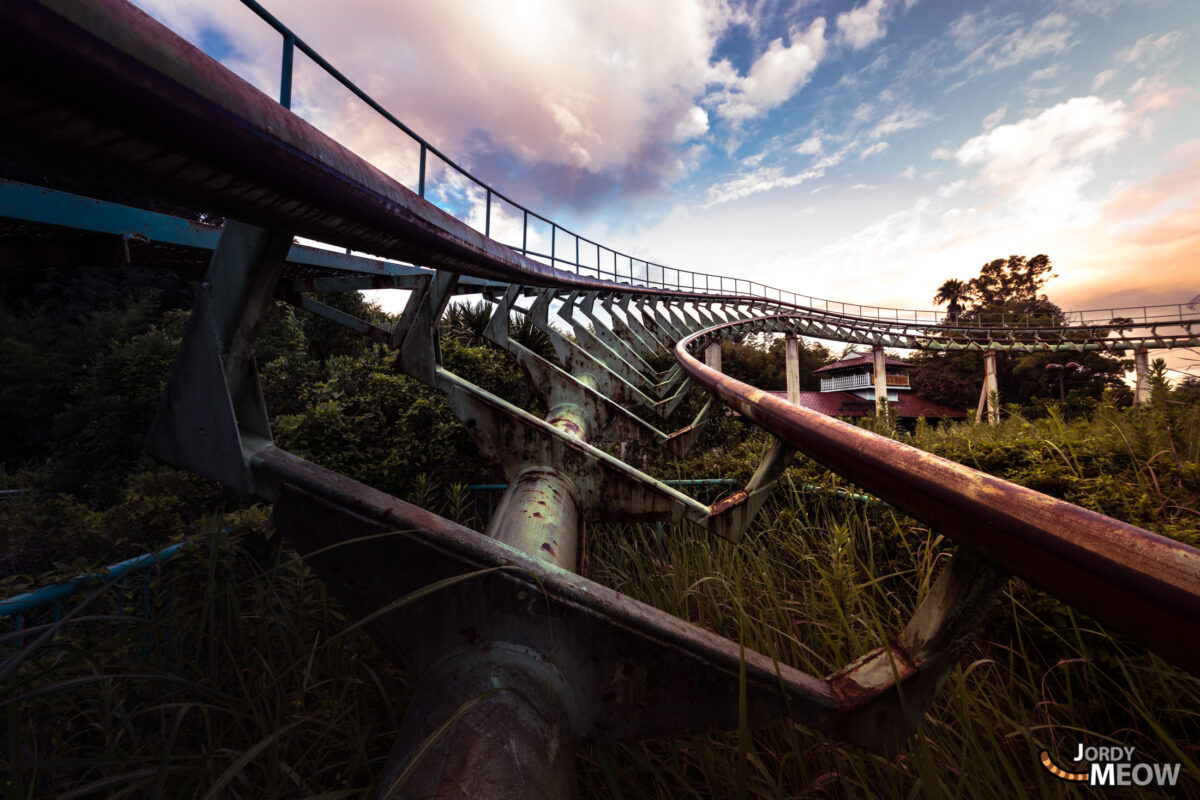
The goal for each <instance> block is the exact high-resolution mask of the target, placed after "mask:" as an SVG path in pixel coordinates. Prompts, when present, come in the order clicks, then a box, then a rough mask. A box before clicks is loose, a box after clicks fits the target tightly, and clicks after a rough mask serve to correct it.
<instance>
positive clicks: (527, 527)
mask: <svg viewBox="0 0 1200 800" xmlns="http://www.w3.org/2000/svg"><path fill="white" fill-rule="evenodd" d="M487 535H488V536H491V537H492V538H493V539H495V540H497V541H500V542H504V543H505V544H507V545H512V546H513V547H515V548H517V549H518V550H520V551H522V552H524V553H527V554H529V555H531V556H535V557H537V558H540V559H541V560H543V561H548V562H549V563H551V564H554V565H555V566H559V567H562V568H563V569H565V570H570V571H571V572H575V568H576V565H577V564H578V559H579V495H578V492H577V491H576V490H575V483H574V482H573V481H572V480H571V479H570V478H568V477H567V476H566V475H564V474H563V473H562V472H560V471H558V470H557V469H553V468H551V467H529V468H528V469H526V470H524V471H523V472H521V474H519V475H518V476H517V477H516V479H514V480H513V481H512V482H511V483H510V484H509V486H508V488H507V489H506V490H505V492H504V497H503V498H501V500H500V505H499V507H498V508H497V509H496V513H495V514H493V515H492V520H491V522H490V523H489V524H488V529H487Z"/></svg>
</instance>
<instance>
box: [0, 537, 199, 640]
mask: <svg viewBox="0 0 1200 800" xmlns="http://www.w3.org/2000/svg"><path fill="white" fill-rule="evenodd" d="M194 543H195V542H194V540H189V541H184V542H176V543H175V544H172V545H168V546H167V547H164V548H162V549H161V550H159V551H157V552H154V553H145V554H143V555H140V556H135V557H134V558H128V559H126V560H124V561H119V562H117V563H116V564H110V565H109V566H107V567H105V568H104V570H103V571H102V572H89V573H84V574H82V575H77V576H76V577H74V578H72V579H71V580H69V581H66V582H64V583H59V584H54V585H52V586H43V587H42V588H40V589H34V590H32V591H28V592H22V593H21V594H18V595H13V596H12V597H8V598H5V599H3V600H0V617H9V618H10V621H11V625H12V628H11V630H12V631H13V632H15V633H17V634H18V635H17V637H16V644H17V646H18V647H20V646H22V645H23V644H24V637H23V636H22V635H20V632H21V631H23V630H24V629H25V628H26V626H27V623H28V621H29V618H30V616H31V615H34V614H37V613H39V612H43V611H45V610H47V609H49V611H50V617H51V621H52V622H58V621H59V620H60V619H62V610H63V601H65V600H66V599H67V598H69V597H71V596H73V595H74V594H76V593H77V592H80V591H82V590H84V589H94V588H97V587H101V588H103V589H105V590H115V591H117V592H119V593H120V594H121V599H120V605H122V606H123V605H124V604H125V603H124V593H125V591H126V588H127V583H128V581H129V580H130V579H131V578H134V577H136V576H137V575H138V574H142V575H143V578H144V582H145V585H144V586H143V587H142V601H141V603H140V605H141V606H142V615H143V618H145V619H149V617H150V595H151V591H152V588H153V583H154V570H155V568H156V567H161V566H163V565H164V564H167V563H168V562H169V561H171V560H172V559H174V558H175V557H177V556H178V555H180V554H181V553H182V552H183V550H184V549H185V548H187V547H189V546H190V545H192V544H194Z"/></svg>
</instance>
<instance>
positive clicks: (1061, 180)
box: [954, 96, 1135, 215]
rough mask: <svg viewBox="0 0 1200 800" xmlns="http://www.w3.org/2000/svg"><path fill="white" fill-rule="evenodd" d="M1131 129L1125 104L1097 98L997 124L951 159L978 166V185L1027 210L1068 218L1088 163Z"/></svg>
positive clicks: (1087, 177) (1074, 100) (1131, 118)
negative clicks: (1006, 123)
mask: <svg viewBox="0 0 1200 800" xmlns="http://www.w3.org/2000/svg"><path fill="white" fill-rule="evenodd" d="M1134 125H1135V117H1134V115H1133V114H1132V113H1131V112H1130V111H1129V109H1128V108H1127V107H1126V105H1125V104H1124V103H1123V102H1121V101H1119V100H1114V101H1111V102H1105V101H1103V100H1100V99H1099V98H1097V97H1091V96H1089V97H1075V98H1072V99H1071V100H1068V101H1066V102H1065V103H1060V104H1058V105H1056V106H1053V107H1051V108H1048V109H1046V110H1045V111H1042V112H1041V113H1040V114H1038V115H1036V116H1032V117H1027V118H1025V119H1023V120H1021V121H1020V122H1016V123H1012V124H1009V125H1000V126H998V127H996V128H993V129H992V130H990V131H987V132H986V133H983V134H980V135H979V136H976V137H974V138H973V139H970V140H968V141H967V142H966V143H964V144H963V145H962V146H961V147H960V148H959V149H958V151H957V152H956V153H955V154H954V157H955V158H956V159H957V160H958V162H959V163H960V164H962V165H964V166H978V167H979V170H980V171H979V182H980V183H981V184H983V185H986V186H987V187H989V188H991V189H992V190H993V191H995V192H996V193H997V194H998V195H999V196H1000V197H1001V198H1005V199H1008V200H1013V201H1017V202H1019V203H1023V204H1026V205H1027V207H1028V209H1029V210H1030V211H1031V212H1034V213H1037V212H1041V211H1053V212H1055V213H1057V214H1068V215H1069V214H1070V212H1071V210H1072V209H1073V208H1074V207H1075V206H1076V204H1077V203H1078V201H1079V200H1080V192H1081V190H1082V188H1083V186H1084V185H1085V184H1086V183H1087V182H1088V181H1090V180H1091V179H1092V177H1093V176H1094V174H1095V173H1094V170H1093V168H1092V165H1091V160H1092V159H1093V158H1095V157H1097V156H1099V155H1101V154H1104V153H1110V152H1112V151H1113V150H1114V149H1115V148H1116V146H1117V145H1118V144H1119V143H1120V142H1121V141H1122V140H1124V139H1125V138H1126V137H1127V136H1128V135H1129V134H1130V132H1131V131H1132V130H1133V128H1134Z"/></svg>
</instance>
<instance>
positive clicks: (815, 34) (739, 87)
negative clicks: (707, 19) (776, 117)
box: [714, 17, 826, 121]
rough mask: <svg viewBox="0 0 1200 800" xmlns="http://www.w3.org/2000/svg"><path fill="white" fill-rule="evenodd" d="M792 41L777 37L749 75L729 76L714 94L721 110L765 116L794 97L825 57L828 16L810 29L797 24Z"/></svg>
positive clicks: (735, 117)
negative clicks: (826, 20) (800, 27)
mask: <svg viewBox="0 0 1200 800" xmlns="http://www.w3.org/2000/svg"><path fill="white" fill-rule="evenodd" d="M790 39H791V44H788V45H784V43H783V39H782V38H779V39H775V40H774V41H772V42H771V43H770V44H769V45H768V46H767V51H766V52H765V53H763V54H762V55H761V56H759V57H758V59H757V60H756V61H755V62H754V63H753V64H752V65H751V67H750V71H749V73H747V74H746V75H745V76H738V75H733V76H730V77H728V78H726V80H725V82H726V84H727V85H726V86H725V88H723V89H722V90H720V91H719V92H717V93H716V94H715V95H714V100H715V102H716V109H717V113H718V114H720V115H721V116H722V117H723V118H725V119H727V120H732V121H739V120H745V119H750V118H752V117H757V116H761V115H762V114H765V113H766V112H768V111H770V110H771V109H773V108H777V107H778V106H780V105H782V104H783V103H784V102H786V101H787V100H788V99H790V98H791V97H792V96H793V95H794V94H795V93H796V92H797V91H799V90H800V88H801V87H803V86H804V84H806V83H808V80H809V78H810V77H812V74H813V72H815V71H816V69H817V66H818V65H819V64H820V63H821V59H823V58H824V57H825V49H826V41H825V18H824V17H818V18H817V19H816V20H814V21H813V23H812V24H811V25H809V26H808V29H807V30H803V31H802V30H800V29H798V28H793V29H792V32H791V36H790Z"/></svg>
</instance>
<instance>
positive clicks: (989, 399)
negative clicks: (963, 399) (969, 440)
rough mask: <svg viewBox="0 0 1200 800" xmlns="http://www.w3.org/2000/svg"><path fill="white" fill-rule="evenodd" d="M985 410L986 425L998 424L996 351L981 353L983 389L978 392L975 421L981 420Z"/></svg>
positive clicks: (998, 402) (998, 387) (998, 391)
mask: <svg viewBox="0 0 1200 800" xmlns="http://www.w3.org/2000/svg"><path fill="white" fill-rule="evenodd" d="M984 408H987V412H988V423H989V424H991V425H996V424H997V423H999V422H1000V384H999V382H998V381H997V379H996V351H995V350H984V351H983V389H981V390H980V392H979V407H978V408H977V409H976V410H975V419H976V421H979V420H981V419H982V418H983V410H984Z"/></svg>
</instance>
